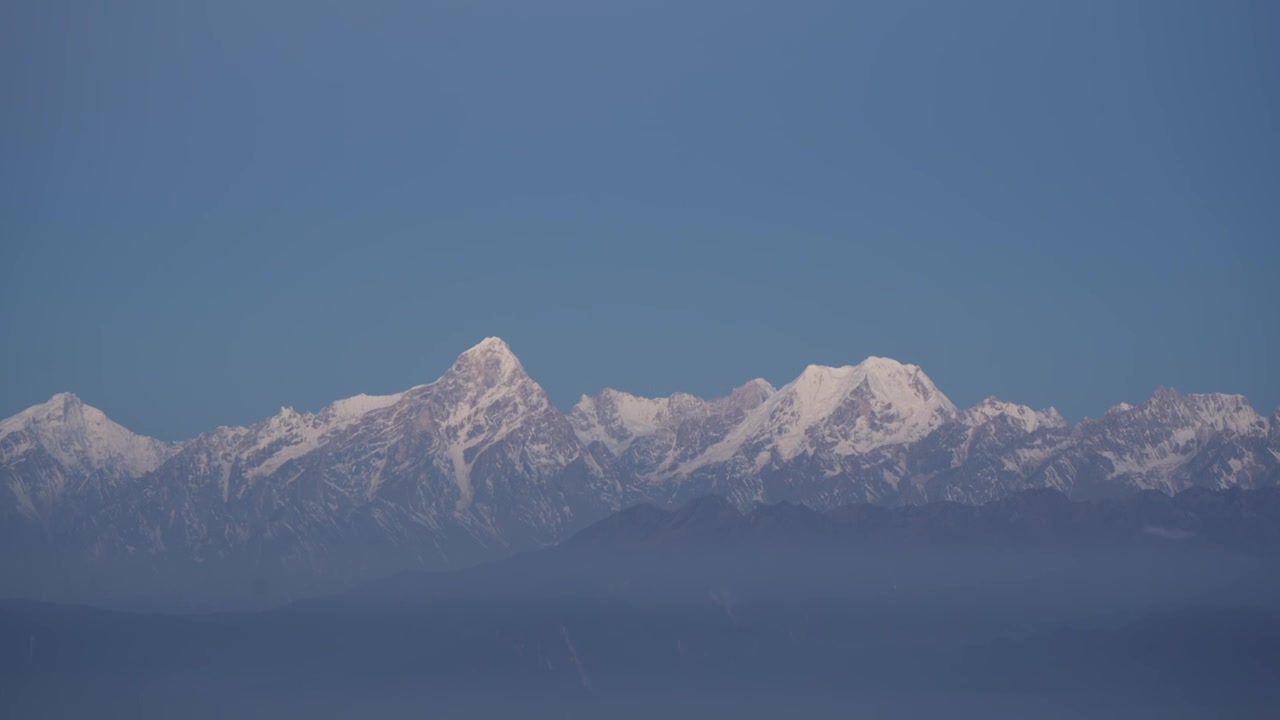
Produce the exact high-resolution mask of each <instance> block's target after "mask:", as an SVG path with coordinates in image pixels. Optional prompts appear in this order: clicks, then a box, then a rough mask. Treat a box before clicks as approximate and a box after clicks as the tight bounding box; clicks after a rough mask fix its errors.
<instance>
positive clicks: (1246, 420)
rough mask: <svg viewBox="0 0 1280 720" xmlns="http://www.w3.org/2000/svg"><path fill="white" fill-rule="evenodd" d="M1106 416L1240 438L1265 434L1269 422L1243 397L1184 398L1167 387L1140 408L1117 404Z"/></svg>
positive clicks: (1225, 394)
mask: <svg viewBox="0 0 1280 720" xmlns="http://www.w3.org/2000/svg"><path fill="white" fill-rule="evenodd" d="M1104 417H1106V418H1112V419H1115V420H1121V421H1125V420H1127V421H1129V422H1159V423H1161V424H1166V425H1170V426H1178V427H1195V428H1198V429H1200V430H1201V431H1208V432H1231V433H1236V434H1239V435H1259V434H1266V432H1267V426H1268V422H1267V419H1266V418H1264V417H1263V416H1261V415H1259V414H1258V412H1257V411H1256V410H1254V409H1253V407H1252V406H1251V405H1250V404H1249V401H1248V400H1247V399H1246V398H1245V397H1244V396H1243V395H1232V394H1227V393H1203V394H1201V393H1192V394H1186V395H1184V394H1182V393H1179V392H1178V391H1177V390H1175V389H1173V388H1168V387H1160V388H1157V389H1156V391H1155V392H1154V393H1153V394H1152V396H1151V398H1150V399H1148V400H1147V401H1146V402H1144V403H1142V404H1141V405H1128V404H1121V405H1117V406H1116V407H1114V408H1112V409H1111V410H1109V411H1108V412H1107V415H1106V416H1104Z"/></svg>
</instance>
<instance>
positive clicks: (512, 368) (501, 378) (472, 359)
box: [446, 337, 528, 387]
mask: <svg viewBox="0 0 1280 720" xmlns="http://www.w3.org/2000/svg"><path fill="white" fill-rule="evenodd" d="M448 376H454V377H465V378H468V379H472V380H475V381H477V382H480V383H482V384H483V385H485V386H486V387H493V386H495V385H499V384H502V383H507V382H512V381H514V380H518V379H520V378H524V377H528V375H527V374H526V373H525V371H524V366H523V365H521V364H520V359H519V358H517V357H516V355H515V353H513V352H511V346H510V345H507V343H506V341H504V340H503V339H502V338H499V337H487V338H485V339H484V340H481V341H480V342H479V343H477V344H476V345H475V346H474V347H472V348H470V349H469V350H467V351H466V352H464V353H462V354H461V355H459V356H458V359H457V360H455V361H454V363H453V366H452V367H450V368H449V372H448V373H446V377H448Z"/></svg>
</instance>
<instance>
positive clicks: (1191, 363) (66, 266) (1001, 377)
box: [0, 0, 1280, 438]
mask: <svg viewBox="0 0 1280 720" xmlns="http://www.w3.org/2000/svg"><path fill="white" fill-rule="evenodd" d="M1277 28H1280V3H1268V2H1225V1H1222V0H1215V1H1212V2H1211V1H1208V0H1206V1H1204V2H1195V3H1186V2H1172V1H1150V2H1139V1H1132V2H1113V1H1112V2H1081V1H1079V0H1075V1H1072V2H1061V3H1058V2H1054V3H1043V2H1041V3H1036V2H1022V1H1016V2H1015V1H1012V0H1011V1H1007V2H965V3H958V2H939V3H925V2H901V1H899V2H884V3H874V2H868V3H856V2H848V1H845V2H799V3H781V2H774V3H760V2H746V1H744V0H732V1H726V2H652V1H646V2H635V3H621V2H605V3H601V2H587V1H585V0H584V1H583V2H536V3H529V2H479V1H476V2H404V3H386V2H374V3H356V2H281V1H279V0H272V1H270V2H261V1H255V2H222V3H210V4H208V6H204V7H202V6H200V5H197V4H193V3H171V2H155V3H136V2H110V3H96V2H75V3H65V2H56V1H52V0H39V1H38V2H37V1H32V0H16V1H15V0H9V1H8V2H5V3H3V4H0V34H3V37H2V38H0V39H2V40H3V42H0V103H2V104H3V108H4V110H3V112H0V158H3V161H2V162H0V343H2V345H3V347H2V348H0V416H7V415H9V414H12V413H13V412H16V411H18V410H20V409H21V408H23V407H26V406H28V405H31V404H34V403H37V402H41V401H43V400H45V399H47V398H48V397H49V396H50V395H51V394H53V393H55V392H58V391H62V390H70V391H73V392H76V393H77V394H79V395H80V396H81V397H82V398H84V399H85V400H86V401H87V402H90V403H92V404H94V405H97V406H99V407H101V408H103V409H104V410H106V411H107V412H108V414H110V415H112V416H113V417H115V418H116V419H118V420H119V421H121V422H123V423H125V424H126V425H128V426H130V427H132V428H134V429H136V430H139V431H143V432H147V433H151V434H154V435H157V436H160V437H165V438H180V437H186V436H191V435H193V434H196V433H198V432H200V431H202V430H205V429H207V428H209V427H211V426H214V425H217V424H231V423H236V424H239V423H249V422H253V421H256V420H258V419H261V418H262V417H264V416H266V415H268V414H271V413H272V412H275V411H276V410H278V409H279V407H280V406H281V405H292V406H295V407H297V408H299V409H305V410H314V409H318V408H320V407H322V406H323V405H325V404H326V403H327V402H329V401H331V400H333V399H335V398H338V397H344V396H348V395H352V394H355V393H358V392H364V391H368V392H391V391H395V390H399V389H402V388H404V387H407V386H410V385H414V384H419V383H423V382H429V381H431V380H433V379H435V378H436V377H437V376H438V375H439V374H440V373H441V372H442V371H444V370H445V369H446V368H447V367H448V365H449V364H450V362H451V361H452V360H453V358H454V357H455V356H456V355H457V354H458V353H459V352H461V351H462V350H464V349H466V348H467V347H469V346H470V345H472V344H474V343H475V342H476V341H478V340H479V339H481V338H482V337H484V336H486V335H500V336H502V337H504V338H506V339H507V340H508V341H509V342H510V343H511V345H512V346H513V347H514V349H515V350H516V352H517V354H518V355H520V357H521V359H522V360H523V361H524V364H525V366H526V368H527V369H528V370H529V371H530V373H531V374H532V375H533V376H534V377H535V378H536V379H538V380H539V381H540V382H542V384H543V385H544V386H545V387H546V388H547V390H548V391H549V392H550V394H551V396H552V398H553V399H554V400H555V401H556V402H557V403H558V404H560V405H566V406H567V405H568V404H571V403H572V402H573V401H574V400H575V399H576V397H577V396H578V395H579V394H580V393H584V392H596V391H598V390H600V389H601V388H602V387H605V386H607V385H608V386H614V387H618V388H621V389H625V390H629V391H633V392H638V393H644V394H659V393H661V394H666V393H670V392H673V391H676V390H686V391H691V392H695V393H699V394H717V393H723V392H726V391H727V390H728V389H729V388H731V387H732V386H734V385H736V384H738V383H741V382H743V381H745V380H748V379H750V378H753V377H756V376H762V377H765V378H766V379H768V380H770V381H772V382H774V383H775V384H782V383H784V382H786V381H788V380H790V379H791V378H793V377H794V376H795V375H797V374H798V373H799V372H800V371H801V370H802V369H803V367H804V366H805V365H806V364H808V363H822V364H845V363H853V362H857V361H859V360H861V359H862V358H863V357H865V356H867V355H885V356H890V357H895V358H898V359H900V360H903V361H905V362H913V363H917V364H920V365H921V366H923V367H924V368H925V370H926V371H927V372H928V373H929V374H930V375H931V376H932V377H933V379H934V380H935V382H937V383H938V385H939V386H940V387H941V388H942V389H943V390H944V391H945V392H947V393H948V394H949V395H950V396H951V397H952V399H953V400H955V401H956V402H957V403H960V404H969V403H973V402H976V401H978V400H980V399H981V398H982V397H984V396H986V395H989V394H995V395H999V396H1000V397H1003V398H1006V399H1009V400H1015V401H1019V402H1024V403H1029V404H1033V405H1037V406H1044V405H1056V406H1057V407H1058V408H1060V409H1061V410H1062V411H1063V412H1064V413H1065V414H1066V415H1067V416H1068V417H1070V418H1072V419H1078V418H1080V417H1081V416H1084V415H1097V414H1100V413H1101V412H1103V411H1104V410H1105V409H1106V408H1107V407H1108V406H1110V405H1112V404H1114V403H1117V402H1120V401H1137V400H1142V399H1144V398H1145V397H1147V396H1148V395H1149V394H1150V393H1151V391H1152V390H1153V389H1154V388H1155V387H1157V386H1159V385H1172V386H1174V387H1177V388H1178V389H1180V390H1183V391H1227V392H1242V393H1244V394H1246V395H1248V396H1249V398H1250V400H1251V401H1252V402H1253V403H1254V405H1255V407H1257V408H1258V409H1259V410H1260V411H1263V412H1270V411H1271V410H1272V409H1274V408H1275V407H1276V405H1277V404H1280V373H1277V367H1278V365H1277V352H1276V351H1277V345H1278V342H1277V341H1278V340H1280V320H1277V312H1276V311H1277V309H1278V305H1280V303H1278V301H1277V297H1278V293H1277V291H1276V288H1277V284H1276V283H1277V278H1278V277H1280V98H1278V94H1280V40H1278V39H1277V37H1276V31H1277Z"/></svg>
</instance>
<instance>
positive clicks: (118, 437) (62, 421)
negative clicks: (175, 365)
mask: <svg viewBox="0 0 1280 720" xmlns="http://www.w3.org/2000/svg"><path fill="white" fill-rule="evenodd" d="M179 447H180V445H179V444H177V443H167V442H162V441H160V440H156V439H154V438H149V437H144V436H142V435H137V434H134V433H132V432H130V431H129V430H128V429H126V428H124V427H123V426H121V425H119V424H117V423H115V422H113V421H112V420H111V419H110V418H108V417H107V416H106V414H105V413H103V412H102V411H101V410H99V409H97V408H95V407H93V406H91V405H86V404H85V403H84V402H82V401H81V400H80V398H78V397H76V396H75V395H73V394H71V393H58V394H57V395H54V396H53V397H52V398H50V399H49V400H48V401H46V402H44V403H41V404H39V405H35V406H32V407H30V408H27V409H26V410H23V411H22V412H20V413H18V414H17V415H14V416H13V417H11V418H8V419H6V420H3V421H0V464H6V465H7V464H11V463H14V462H17V461H18V460H20V459H21V458H22V457H24V456H25V455H26V454H27V453H29V452H32V451H39V450H43V451H44V452H46V453H48V454H49V456H51V457H52V458H53V459H54V460H55V461H57V462H58V463H59V464H60V465H62V466H63V467H64V468H65V469H67V470H69V471H73V472H76V473H83V474H93V473H98V472H103V473H105V474H107V475H109V476H112V477H138V476H140V475H142V474H144V473H146V472H149V471H151V470H154V469H155V468H156V467H158V466H159V465H160V463H161V462H163V461H164V460H165V458H167V457H169V456H170V455H172V454H173V453H175V452H177V450H178V449H179Z"/></svg>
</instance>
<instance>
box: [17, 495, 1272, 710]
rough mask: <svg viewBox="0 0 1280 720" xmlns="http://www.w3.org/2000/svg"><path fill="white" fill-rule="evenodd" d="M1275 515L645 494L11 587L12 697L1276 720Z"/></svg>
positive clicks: (1185, 502) (1264, 500) (83, 701)
mask: <svg viewBox="0 0 1280 720" xmlns="http://www.w3.org/2000/svg"><path fill="white" fill-rule="evenodd" d="M1278 520H1280V497H1278V496H1277V494H1276V493H1275V492H1274V491H1234V490H1233V491H1225V492H1209V491H1189V492H1185V493H1182V494H1180V495H1178V496H1176V497H1174V498H1169V497H1167V496H1164V495H1162V494H1158V493H1144V494H1142V495H1139V496H1134V497H1130V498H1125V499H1122V500H1114V501H1106V502H1073V501H1070V500H1068V499H1066V498H1065V497H1063V496H1062V495H1060V494H1058V493H1055V492H1051V491H1036V492H1029V493H1022V494H1018V495H1015V496H1011V497H1009V498H1007V499H1005V500H1002V501H998V502H994V503H989V504H987V505H984V506H981V507H969V506H962V505H955V504H946V503H944V504H931V505H925V506H920V507H902V508H878V507H874V506H865V505H864V506H851V507H846V508H839V509H836V510H832V511H829V512H817V511H814V510H811V509H808V508H805V507H802V506H798V505H790V504H778V505H771V506H765V507H760V508H757V509H755V510H753V511H749V512H743V511H740V510H739V509H737V508H736V507H734V506H733V505H732V504H730V503H728V502H726V501H724V500H723V499H720V498H714V497H708V498H700V499H698V500H697V501H695V502H691V503H688V504H686V505H685V506H683V507H681V508H679V509H676V510H663V509H660V508H657V507H653V506H637V507H633V508H629V509H627V510H625V511H623V512H620V513H617V514H614V515H612V516H610V517H609V518H607V519H606V520H603V521H601V522H599V523H596V524H594V525H592V526H591V527H589V528H587V529H585V530H583V531H581V532H579V533H577V534H576V535H574V536H573V537H572V538H571V539H570V540H569V541H567V542H565V543H562V544H561V545H559V546H557V547H553V548H549V549H546V550H542V551H538V552H534V553H528V554H524V555H519V556H515V557H512V558H508V559H506V560H503V561H499V562H496V563H493V564H488V565H481V566H477V567H474V568H470V569H467V570H461V571H452V572H445V573H440V572H437V573H423V572H415V573H407V574H402V575H399V576H395V577H392V578H388V579H385V580H382V581H379V582H376V583H373V584H369V585H365V586H362V587H360V588H357V589H354V590H351V591H349V592H346V593H343V594H341V595H335V596H330V597H324V598H317V599H312V600H309V601H305V602H302V603H299V604H295V605H292V606H289V607H284V608H280V609H277V610H272V611H267V612H261V613H240V614H220V615H203V616H160V615H155V616H147V615H136V614H127V613H113V612H107V611H98V610H90V609H86V608H75V607H66V606H50V605H38V604H32V603H22V602H7V603H2V604H0V683H2V684H3V687H0V696H3V697H5V698H6V700H7V701H8V702H9V706H8V707H9V708H10V709H11V710H10V711H11V712H12V713H14V716H15V717H51V718H56V717H80V716H83V715H84V714H86V713H88V712H90V711H93V712H92V714H93V715H94V716H95V717H102V716H107V717H113V716H119V717H132V718H149V717H169V716H173V715H174V714H175V713H176V714H181V715H182V716H184V717H227V716H232V715H234V716H237V717H240V716H245V717H264V718H265V717H295V716H303V717H309V718H310V717H314V718H338V717H347V716H350V715H351V714H352V713H362V714H372V715H373V716H377V717H406V718H407V717H423V716H430V717H457V718H501V717H510V716H512V715H513V714H516V715H518V716H520V717H547V718H551V717H579V716H589V717H598V716H610V717H636V718H643V717H652V716H653V715H654V714H657V713H662V715H663V716H672V717H677V718H680V717H690V718H695V717H706V716H708V714H710V715H724V714H727V713H732V714H733V715H734V716H736V717H750V718H767V717H778V716H780V715H785V714H787V713H799V714H801V715H803V716H804V717H831V718H835V717H849V716H851V715H853V716H857V715H862V714H868V715H872V716H875V717H886V718H914V717H937V716H945V717H955V718H992V717H995V718H1025V717H1053V718H1129V717H1135V716H1150V714H1152V713H1155V714H1157V715H1158V716H1161V717H1173V718H1198V717H1238V718H1264V717H1271V716H1273V713H1274V708H1275V704H1276V703H1277V702H1280V683H1277V682H1276V680H1277V679H1280V678H1278V677H1277V674H1276V672H1277V671H1276V668H1277V667H1280V572H1277V570H1280V551H1277V548H1278V547H1280V544H1278V543H1276V542H1274V541H1275V539H1276V537H1275V534H1276V532H1277V528H1278V527H1280V523H1278V522H1277V521H1278ZM202 713H203V714H202ZM628 713H629V714H628Z"/></svg>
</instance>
